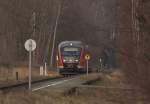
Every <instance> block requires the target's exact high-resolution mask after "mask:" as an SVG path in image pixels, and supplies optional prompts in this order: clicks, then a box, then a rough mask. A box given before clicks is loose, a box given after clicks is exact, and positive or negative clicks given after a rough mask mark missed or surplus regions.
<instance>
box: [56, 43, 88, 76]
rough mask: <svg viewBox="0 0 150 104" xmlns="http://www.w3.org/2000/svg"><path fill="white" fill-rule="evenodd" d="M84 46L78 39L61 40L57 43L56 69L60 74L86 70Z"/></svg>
mask: <svg viewBox="0 0 150 104" xmlns="http://www.w3.org/2000/svg"><path fill="white" fill-rule="evenodd" d="M84 56H85V48H84V45H83V44H82V42H80V41H63V42H61V43H60V44H59V45H58V55H57V69H58V71H59V73H60V74H77V73H85V72H86V70H85V69H86V68H85V67H86V60H85V58H84Z"/></svg>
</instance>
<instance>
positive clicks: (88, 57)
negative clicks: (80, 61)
mask: <svg viewBox="0 0 150 104" xmlns="http://www.w3.org/2000/svg"><path fill="white" fill-rule="evenodd" d="M90 59H91V56H90V55H89V54H86V55H85V60H86V65H87V67H86V68H87V71H86V73H87V76H88V74H89V60H90Z"/></svg>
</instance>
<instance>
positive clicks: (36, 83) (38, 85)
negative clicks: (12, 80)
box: [0, 75, 78, 93]
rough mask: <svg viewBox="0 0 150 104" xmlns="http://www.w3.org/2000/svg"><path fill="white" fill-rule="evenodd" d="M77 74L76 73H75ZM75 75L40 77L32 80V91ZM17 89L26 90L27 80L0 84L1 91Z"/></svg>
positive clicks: (59, 82) (62, 81) (67, 79)
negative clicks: (5, 84)
mask: <svg viewBox="0 0 150 104" xmlns="http://www.w3.org/2000/svg"><path fill="white" fill-rule="evenodd" d="M76 76H78V75H76ZM76 76H74V75H73V76H70V75H68V76H59V77H54V78H47V79H41V80H37V81H32V91H36V90H40V89H43V88H46V87H50V86H54V85H58V84H61V83H64V82H66V81H69V80H72V79H73V78H75V77H76ZM19 90H21V91H22V90H28V82H24V83H19V84H12V85H8V86H1V87H0V91H1V92H6V93H7V92H11V91H19Z"/></svg>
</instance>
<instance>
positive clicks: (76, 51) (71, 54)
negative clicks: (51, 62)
mask: <svg viewBox="0 0 150 104" xmlns="http://www.w3.org/2000/svg"><path fill="white" fill-rule="evenodd" d="M61 54H62V57H63V58H65V59H66V58H75V59H79V58H80V54H81V48H79V47H63V48H62V49H61Z"/></svg>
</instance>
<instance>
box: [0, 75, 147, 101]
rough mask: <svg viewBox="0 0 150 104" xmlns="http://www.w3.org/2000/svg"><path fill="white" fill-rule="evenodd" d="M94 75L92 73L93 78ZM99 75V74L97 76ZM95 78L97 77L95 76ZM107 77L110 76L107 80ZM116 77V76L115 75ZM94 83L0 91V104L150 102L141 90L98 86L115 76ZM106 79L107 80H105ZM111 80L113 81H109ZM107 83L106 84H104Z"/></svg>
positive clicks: (110, 83)
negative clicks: (61, 88)
mask: <svg viewBox="0 0 150 104" xmlns="http://www.w3.org/2000/svg"><path fill="white" fill-rule="evenodd" d="M94 77H95V76H94V75H93V78H94ZM98 77H99V76H98ZM95 78H97V77H95ZM109 78H111V79H110V80H109ZM117 78H118V77H117ZM80 79H81V80H86V81H89V80H91V77H90V78H89V77H86V76H84V77H81V78H80ZM102 79H104V80H99V81H97V82H95V83H93V84H94V86H97V87H88V86H89V85H82V86H76V87H74V88H71V87H69V86H68V87H67V88H66V90H64V92H62V91H61V92H59V90H57V89H55V90H54V88H47V89H43V90H39V91H36V92H32V93H29V92H14V93H13V92H11V93H7V94H5V93H1V96H0V104H150V102H148V99H147V98H146V97H145V96H143V94H142V93H141V92H138V91H136V90H122V89H117V88H116V89H107V88H101V87H98V86H110V87H111V85H113V84H112V83H114V82H115V83H117V82H118V83H120V81H116V77H113V75H111V77H110V76H109V77H108V76H107V77H106V78H104V76H103V78H102ZM106 79H107V80H106ZM111 81H113V82H111ZM106 83H107V84H106ZM93 84H92V86H93Z"/></svg>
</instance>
